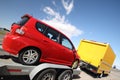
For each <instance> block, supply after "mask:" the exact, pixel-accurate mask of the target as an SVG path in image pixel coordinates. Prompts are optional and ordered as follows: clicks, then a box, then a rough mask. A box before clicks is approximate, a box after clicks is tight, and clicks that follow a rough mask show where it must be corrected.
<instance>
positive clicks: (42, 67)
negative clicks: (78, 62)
mask: <svg viewBox="0 0 120 80" xmlns="http://www.w3.org/2000/svg"><path fill="white" fill-rule="evenodd" d="M8 58H10V56H6V55H3V56H0V59H8ZM80 72H81V70H80V68H77V69H72V68H70V67H68V66H65V65H58V64H51V63H41V64H39V65H37V66H27V65H22V64H18V63H15V64H7V63H4V62H2V64H1V63H0V80H16V79H15V78H17V77H16V76H19V77H23V76H24V77H25V78H27V79H23V80H72V76H73V75H79V74H80ZM8 76H9V77H8ZM12 76H14V79H11V77H12ZM19 80H22V79H19Z"/></svg>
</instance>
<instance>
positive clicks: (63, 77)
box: [58, 70, 72, 80]
mask: <svg viewBox="0 0 120 80" xmlns="http://www.w3.org/2000/svg"><path fill="white" fill-rule="evenodd" d="M58 80H72V71H71V70H65V71H64V72H62V73H61V74H60V75H59V77H58Z"/></svg>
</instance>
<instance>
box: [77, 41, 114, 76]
mask: <svg viewBox="0 0 120 80" xmlns="http://www.w3.org/2000/svg"><path fill="white" fill-rule="evenodd" d="M77 52H78V55H79V56H80V59H81V63H83V64H82V65H81V67H84V68H87V69H89V70H90V71H92V72H94V73H97V74H101V73H104V74H108V73H109V72H110V70H111V68H112V64H113V62H114V59H115V57H116V55H115V53H114V52H113V50H112V48H111V47H110V45H109V44H107V43H100V42H96V41H90V40H81V42H80V44H79V46H78V50H77Z"/></svg>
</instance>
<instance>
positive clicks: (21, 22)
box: [16, 17, 29, 26]
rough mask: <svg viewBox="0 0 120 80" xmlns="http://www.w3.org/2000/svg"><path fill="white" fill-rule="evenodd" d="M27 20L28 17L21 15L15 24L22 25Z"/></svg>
mask: <svg viewBox="0 0 120 80" xmlns="http://www.w3.org/2000/svg"><path fill="white" fill-rule="evenodd" d="M28 20H29V18H28V17H23V18H22V19H21V20H20V21H18V22H17V23H16V24H18V25H20V26H23V25H25V23H26V22H27V21H28Z"/></svg>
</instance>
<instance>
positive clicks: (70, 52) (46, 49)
mask: <svg viewBox="0 0 120 80" xmlns="http://www.w3.org/2000/svg"><path fill="white" fill-rule="evenodd" d="M2 47H3V49H4V50H5V51H7V52H9V53H10V55H12V56H14V57H16V58H17V59H18V60H19V61H20V63H22V64H24V65H35V64H37V63H38V62H41V63H42V62H48V63H54V64H62V65H67V66H70V67H73V68H76V67H77V66H78V64H79V57H78V55H77V53H76V50H75V48H74V46H73V44H72V42H71V41H70V39H68V37H66V36H65V35H64V34H63V33H61V32H60V31H58V30H56V29H54V28H53V27H51V26H50V25H48V24H46V23H44V22H42V21H40V20H37V19H35V18H34V17H32V16H30V15H28V14H26V15H24V16H23V17H21V20H20V21H19V22H17V23H13V24H12V27H11V30H10V32H9V33H7V34H6V36H5V38H4V40H3V45H2Z"/></svg>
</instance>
